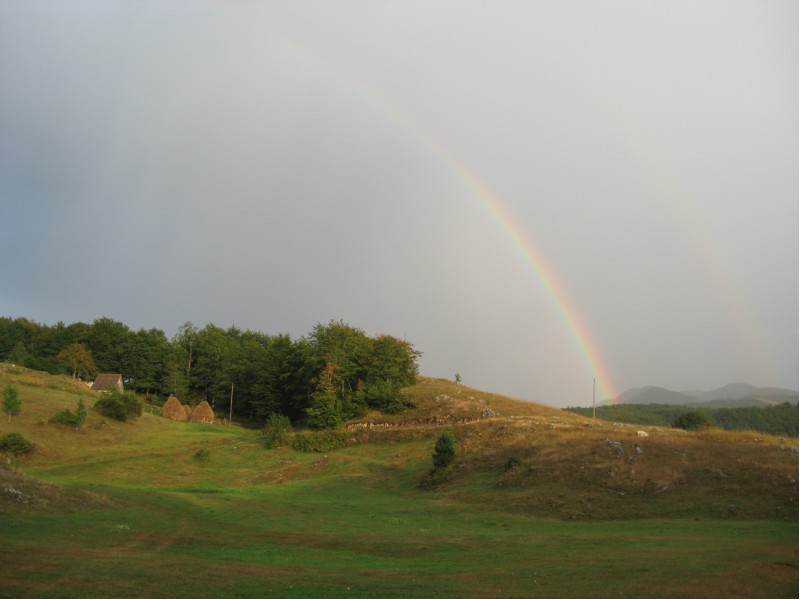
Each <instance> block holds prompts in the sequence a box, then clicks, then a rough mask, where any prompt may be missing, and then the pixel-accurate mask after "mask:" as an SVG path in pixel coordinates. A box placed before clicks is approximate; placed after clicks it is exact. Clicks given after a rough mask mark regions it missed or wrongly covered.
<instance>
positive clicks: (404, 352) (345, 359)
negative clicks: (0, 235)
mask: <svg viewBox="0 0 800 600" xmlns="http://www.w3.org/2000/svg"><path fill="white" fill-rule="evenodd" d="M420 355H421V353H420V352H418V351H417V350H415V349H414V348H413V346H412V345H411V344H410V343H409V342H407V341H405V340H401V339H398V338H395V337H392V336H389V335H379V336H375V337H370V336H368V335H367V334H366V333H364V332H363V331H362V330H360V329H358V328H356V327H353V326H351V325H348V324H347V323H345V322H344V321H341V320H340V321H333V320H332V321H330V322H329V323H327V324H321V323H319V324H317V325H316V326H315V327H314V328H313V329H312V331H311V332H310V333H309V334H308V335H306V336H304V337H301V338H299V339H292V338H291V337H290V336H289V335H287V334H278V335H268V334H264V333H260V332H256V331H250V330H245V331H243V330H241V329H239V328H237V327H230V328H228V329H222V328H220V327H217V326H215V325H213V324H209V325H206V326H205V327H203V328H202V329H199V328H198V327H196V326H195V325H193V324H192V323H190V322H187V323H184V324H183V325H181V326H180V327H179V328H178V330H177V332H176V333H175V335H174V336H173V337H172V338H167V336H166V334H165V333H164V332H163V331H162V330H160V329H139V330H138V331H134V330H132V329H130V328H129V327H128V326H127V325H125V324H124V323H121V322H119V321H115V320H113V319H109V318H107V317H103V318H100V319H96V320H95V321H94V322H93V323H90V324H87V323H72V324H70V325H65V324H64V323H62V322H59V323H57V324H55V325H52V326H48V325H43V324H40V323H37V322H35V321H32V320H29V319H26V318H16V319H12V318H8V317H0V358H2V360H5V361H7V362H11V363H14V364H17V365H21V366H24V367H27V368H31V369H36V370H40V371H46V372H48V373H52V374H59V373H63V374H68V375H71V376H72V377H76V378H81V379H84V380H90V379H91V378H93V377H94V376H95V375H96V374H98V373H120V374H122V376H123V378H124V383H125V386H126V387H127V388H128V389H133V390H135V391H136V392H137V393H140V394H146V395H148V396H149V397H153V396H155V397H161V398H163V397H165V396H167V395H169V394H174V395H175V396H177V397H178V398H179V399H181V401H184V402H190V403H191V402H192V401H199V400H201V399H205V400H207V401H208V402H209V403H211V405H212V406H213V407H214V409H215V411H216V412H217V413H218V414H219V413H221V414H226V413H227V412H228V411H229V410H231V408H232V413H233V416H234V418H237V419H245V420H252V421H258V422H262V423H263V422H264V421H265V420H266V418H267V417H268V416H269V415H271V414H273V413H276V414H281V415H285V416H287V417H288V418H289V419H291V420H292V421H293V422H298V421H302V422H306V423H307V424H308V425H310V426H312V427H329V426H336V425H338V424H339V423H342V422H343V421H345V420H347V419H350V418H354V417H359V416H362V415H363V414H365V413H366V411H367V410H368V409H370V408H376V409H379V410H383V411H384V412H398V411H400V410H402V409H403V408H405V407H406V406H407V405H408V401H407V400H406V398H405V396H404V395H403V393H402V388H404V387H407V386H409V385H412V384H413V383H414V382H415V381H416V376H417V373H418V362H417V361H418V359H419V356H420Z"/></svg>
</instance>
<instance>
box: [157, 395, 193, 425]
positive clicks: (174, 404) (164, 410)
mask: <svg viewBox="0 0 800 600" xmlns="http://www.w3.org/2000/svg"><path fill="white" fill-rule="evenodd" d="M158 414H160V415H161V416H162V417H167V418H168V419H175V420H176V421H185V420H186V411H185V410H184V409H183V405H182V404H181V402H180V400H178V399H177V398H176V397H175V396H170V397H169V398H167V401H166V402H165V403H164V406H162V407H161V410H160V411H158Z"/></svg>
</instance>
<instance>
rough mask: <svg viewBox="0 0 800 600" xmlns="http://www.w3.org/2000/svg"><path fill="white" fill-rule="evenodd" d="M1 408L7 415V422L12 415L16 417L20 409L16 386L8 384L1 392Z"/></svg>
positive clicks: (20, 404)
mask: <svg viewBox="0 0 800 600" xmlns="http://www.w3.org/2000/svg"><path fill="white" fill-rule="evenodd" d="M3 408H5V411H6V412H7V413H8V422H9V423H10V422H11V416H12V415H18V414H19V411H20V410H21V408H22V402H21V401H20V399H19V390H18V389H17V386H15V385H14V384H12V383H9V384H8V385H7V386H6V389H5V390H3Z"/></svg>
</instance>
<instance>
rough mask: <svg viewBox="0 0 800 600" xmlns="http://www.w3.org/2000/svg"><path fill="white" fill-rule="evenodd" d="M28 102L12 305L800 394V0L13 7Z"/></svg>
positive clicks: (448, 374)
mask: <svg viewBox="0 0 800 600" xmlns="http://www.w3.org/2000/svg"><path fill="white" fill-rule="evenodd" d="M0 90H2V91H0V316H7V317H27V318H29V319H33V320H35V321H38V322H40V323H45V324H49V325H51V324H55V323H57V322H58V321H63V322H65V323H72V322H77V321H82V322H92V321H93V320H95V319H97V318H99V317H103V316H105V317H110V318H112V319H116V320H118V321H122V322H123V323H126V324H127V325H128V326H130V327H131V328H133V329H139V328H148V329H149V328H152V327H156V328H159V329H162V330H164V331H165V333H166V334H167V336H168V337H171V336H172V335H174V334H175V333H176V330H177V327H178V326H179V325H181V324H182V323H184V322H186V321H191V322H192V323H194V324H195V325H196V326H198V327H203V326H204V325H206V324H208V323H213V324H215V325H217V326H220V327H223V328H227V327H230V326H233V325H235V326H237V327H239V328H241V329H251V330H255V331H261V332H263V333H268V334H278V333H288V334H290V335H292V337H293V338H299V337H302V336H304V335H306V334H308V333H309V332H310V331H311V330H312V329H313V327H314V326H315V325H316V324H317V323H327V322H328V321H330V320H331V319H336V320H339V319H343V320H344V321H346V322H347V323H349V324H350V325H352V326H354V327H358V328H360V329H362V330H364V331H365V332H366V333H367V334H369V335H378V334H389V335H393V336H396V337H399V338H405V339H407V340H408V341H409V342H411V343H412V344H413V345H414V347H415V348H416V349H417V350H419V351H421V352H422V353H423V354H422V357H421V359H420V372H421V374H423V375H428V376H433V377H443V378H448V379H453V378H454V377H455V374H459V375H460V377H461V380H462V382H463V383H464V384H466V385H468V386H471V387H474V388H478V389H482V390H486V391H491V392H496V393H501V394H506V395H510V396H513V397H516V398H521V399H525V400H531V401H536V402H542V403H546V404H550V405H553V406H588V405H591V402H592V397H593V394H595V395H596V397H597V400H598V401H599V400H603V399H607V398H613V397H615V396H616V395H618V394H620V393H622V392H624V391H625V390H627V389H629V388H632V387H641V386H648V385H655V386H662V387H667V388H669V389H673V390H678V391H685V390H695V389H704V390H710V389H714V388H717V387H720V386H722V385H725V384H727V383H731V382H748V383H752V384H754V385H765V386H779V387H787V388H792V389H797V387H798V385H797V384H798V222H799V221H798V5H797V2H796V1H795V0H752V1H746V0H713V1H712V0H691V1H683V0H663V1H662V0H650V1H647V2H642V1H641V0H591V1H590V0H547V1H535V0H533V1H526V2H511V1H501V2H478V1H468V0H464V1H458V2H455V1H437V0H433V1H424V2H418V1H414V0H411V1H407V0H404V1H396V2H395V1H390V0H383V1H381V2H370V1H366V0H354V1H342V0H330V1H279V0H273V1H269V2H245V1H241V2H230V1H228V2H203V1H192V2H189V1H186V0H183V1H182V0H174V1H172V2H168V3H164V2H157V1H154V0H153V1H139V2H134V1H123V2H120V1H114V0H102V1H96V2H87V1H84V0H69V1H66V0H65V1H59V2H48V1H40V2H28V1H25V0H23V1H17V0H4V1H3V2H2V3H0Z"/></svg>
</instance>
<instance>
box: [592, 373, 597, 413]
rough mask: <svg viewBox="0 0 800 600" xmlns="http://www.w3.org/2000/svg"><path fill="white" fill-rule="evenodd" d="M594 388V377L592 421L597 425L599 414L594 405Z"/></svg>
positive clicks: (593, 381)
mask: <svg viewBox="0 0 800 600" xmlns="http://www.w3.org/2000/svg"><path fill="white" fill-rule="evenodd" d="M594 388H595V379H594V377H592V419H593V420H594V424H595V425H597V412H596V409H595V404H594Z"/></svg>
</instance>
